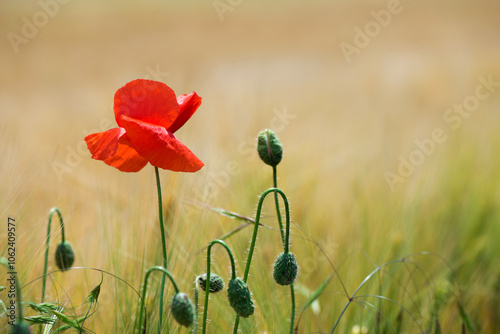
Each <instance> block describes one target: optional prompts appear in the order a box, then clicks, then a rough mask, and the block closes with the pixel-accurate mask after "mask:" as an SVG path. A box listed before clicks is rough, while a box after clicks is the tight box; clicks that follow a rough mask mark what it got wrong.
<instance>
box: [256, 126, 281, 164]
mask: <svg viewBox="0 0 500 334" xmlns="http://www.w3.org/2000/svg"><path fill="white" fill-rule="evenodd" d="M257 151H258V152H259V157H260V158H261V159H262V161H264V162H265V163H266V164H268V165H270V166H273V167H276V166H277V165H278V164H279V163H280V161H281V158H282V157H283V147H282V146H281V144H280V141H279V139H278V137H276V134H275V133H274V132H273V131H272V130H269V129H266V130H264V131H261V132H260V133H259V136H258V137H257Z"/></svg>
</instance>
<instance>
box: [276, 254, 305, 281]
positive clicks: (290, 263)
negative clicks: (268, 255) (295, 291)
mask: <svg viewBox="0 0 500 334" xmlns="http://www.w3.org/2000/svg"><path fill="white" fill-rule="evenodd" d="M298 269H299V268H298V266H297V260H296V259H295V255H293V254H292V253H281V254H280V255H279V256H278V258H277V259H276V262H275V263H274V269H273V276H274V280H275V281H276V283H278V284H279V285H290V284H292V283H293V281H295V279H296V278H297V272H298Z"/></svg>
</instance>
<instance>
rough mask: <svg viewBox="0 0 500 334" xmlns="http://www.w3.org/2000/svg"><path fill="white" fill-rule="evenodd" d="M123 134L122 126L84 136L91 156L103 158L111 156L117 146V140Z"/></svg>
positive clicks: (98, 158) (97, 158)
mask: <svg viewBox="0 0 500 334" xmlns="http://www.w3.org/2000/svg"><path fill="white" fill-rule="evenodd" d="M123 134H125V129H124V128H114V129H111V130H108V131H104V132H99V133H93V134H91V135H88V136H87V137H85V142H87V147H88V149H89V151H90V153H92V158H93V159H96V160H104V159H106V158H109V157H110V156H113V155H114V154H115V153H116V150H117V148H118V140H119V139H120V137H121V136H122V135H123Z"/></svg>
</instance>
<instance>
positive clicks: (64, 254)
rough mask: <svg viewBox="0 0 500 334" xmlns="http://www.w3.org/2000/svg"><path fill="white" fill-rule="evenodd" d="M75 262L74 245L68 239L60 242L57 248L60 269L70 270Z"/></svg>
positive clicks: (57, 261)
mask: <svg viewBox="0 0 500 334" xmlns="http://www.w3.org/2000/svg"><path fill="white" fill-rule="evenodd" d="M73 262H75V253H74V252H73V247H71V244H70V243H69V242H67V241H65V242H60V243H59V244H58V245H57V249H56V265H57V267H58V268H59V269H62V270H68V269H69V268H71V266H72V265H73Z"/></svg>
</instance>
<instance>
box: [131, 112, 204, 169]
mask: <svg viewBox="0 0 500 334" xmlns="http://www.w3.org/2000/svg"><path fill="white" fill-rule="evenodd" d="M121 123H122V124H123V125H124V127H125V129H126V131H127V136H128V138H129V139H130V142H131V143H132V146H133V147H134V148H135V149H136V151H137V152H138V153H139V154H140V155H141V156H142V157H144V158H145V159H147V160H148V161H149V162H150V163H151V164H152V165H153V166H156V167H159V168H163V169H168V170H171V171H174V172H196V171H198V170H200V168H201V167H203V166H204V164H203V162H201V161H200V159H198V157H196V155H194V154H193V152H191V151H190V150H189V149H188V148H187V147H186V146H185V145H184V144H183V143H181V142H180V141H179V140H178V139H177V138H176V137H175V136H174V135H173V134H172V133H171V132H169V131H167V129H165V128H164V127H161V126H156V125H154V124H149V123H146V122H142V121H139V120H136V119H132V118H130V117H127V116H122V117H121Z"/></svg>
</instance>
